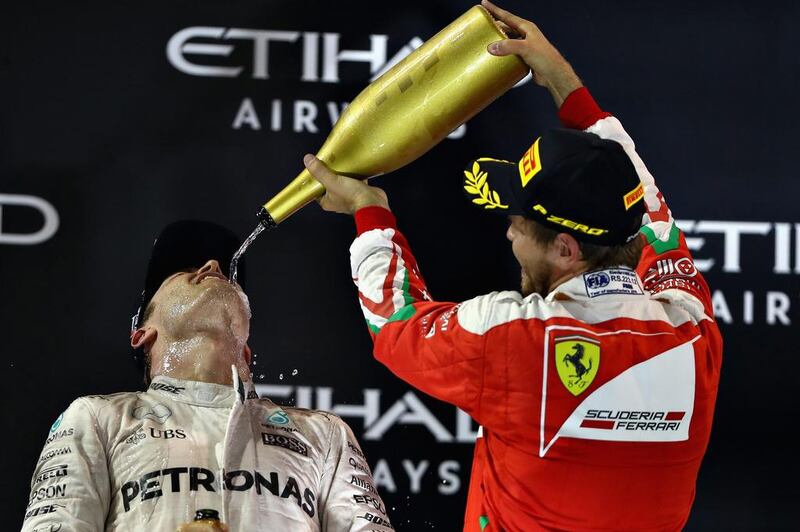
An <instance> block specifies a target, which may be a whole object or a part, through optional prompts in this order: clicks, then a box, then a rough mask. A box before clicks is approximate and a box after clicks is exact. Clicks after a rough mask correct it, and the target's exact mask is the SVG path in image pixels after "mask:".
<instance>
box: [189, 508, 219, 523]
mask: <svg viewBox="0 0 800 532" xmlns="http://www.w3.org/2000/svg"><path fill="white" fill-rule="evenodd" d="M203 519H214V520H216V521H219V512H218V511H216V510H209V509H205V508H204V509H202V510H197V511H196V512H195V514H194V520H195V521H202V520H203Z"/></svg>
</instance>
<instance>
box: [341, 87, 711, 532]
mask: <svg viewBox="0 0 800 532" xmlns="http://www.w3.org/2000/svg"><path fill="white" fill-rule="evenodd" d="M559 117H560V118H561V121H562V123H563V124H564V125H565V126H566V127H571V128H575V129H583V130H585V131H587V132H590V133H595V134H597V135H599V136H600V137H603V138H606V139H611V140H614V141H616V142H618V143H620V144H621V145H622V146H623V148H624V149H625V151H626V153H627V154H628V156H629V157H630V159H631V161H632V162H633V165H634V167H635V168H636V170H637V172H638V174H639V178H640V180H641V183H642V185H643V188H644V198H643V201H645V202H646V207H647V209H646V210H647V214H645V216H644V220H643V226H642V228H641V238H643V239H645V241H646V246H645V247H644V250H643V252H642V257H641V261H640V262H639V265H638V267H637V269H636V271H633V270H631V269H629V268H626V267H617V268H608V269H605V270H597V271H591V272H586V273H583V274H580V275H577V276H575V277H573V278H571V279H569V280H568V281H566V282H564V283H563V284H561V285H559V286H557V287H556V288H555V289H553V290H552V291H551V292H550V293H549V294H547V296H546V297H542V296H540V295H539V294H531V295H529V296H527V297H523V296H522V295H520V294H519V293H517V292H493V293H490V294H486V295H482V296H478V297H476V298H474V299H470V300H468V301H464V302H462V303H445V302H437V301H434V300H433V299H432V298H431V296H430V295H429V293H428V290H427V287H426V285H425V282H424V280H423V278H422V276H421V274H420V271H419V268H418V266H417V262H416V260H415V258H414V256H413V255H412V253H411V250H410V248H409V245H408V242H407V241H406V239H405V237H404V236H403V235H402V234H401V233H400V232H399V231H398V230H397V225H396V221H395V218H394V216H393V215H392V213H391V212H389V211H388V210H385V209H383V208H380V207H368V208H364V209H361V210H359V211H358V212H357V213H356V225H357V229H358V235H359V236H358V237H357V238H356V240H355V241H354V242H353V244H352V246H351V248H350V253H351V265H352V273H353V279H354V281H355V283H356V285H357V287H358V290H359V298H360V302H361V308H362V310H363V312H364V316H365V318H366V320H367V324H368V327H369V330H370V332H371V334H372V335H373V338H374V341H375V348H374V354H375V357H376V358H377V359H378V360H379V361H380V362H382V363H383V364H385V365H386V366H387V367H388V368H389V369H390V370H391V371H392V372H393V373H394V374H395V375H397V376H398V377H400V378H401V379H403V380H404V381H406V382H408V383H409V384H411V385H412V386H414V387H416V388H418V389H419V390H422V391H424V392H426V393H428V394H430V395H432V396H433V397H436V398H438V399H441V400H442V401H446V402H448V403H452V404H454V405H456V406H458V407H459V408H461V409H463V410H465V411H466V412H467V413H469V414H470V415H471V416H472V417H473V418H474V419H475V420H476V421H477V422H478V423H480V425H481V427H482V428H481V432H480V435H479V437H478V440H477V443H476V447H475V456H474V461H473V467H472V475H471V481H470V488H469V496H468V501H467V511H466V517H465V530H469V531H473V530H484V531H489V530H491V531H494V530H508V531H525V532H531V531H535V530H679V529H681V528H682V527H683V526H684V524H685V523H686V521H687V519H688V516H689V511H690V509H691V506H692V502H693V501H694V497H695V484H696V479H697V473H698V469H699V468H700V462H701V460H702V458H703V455H704V453H705V450H706V447H707V445H708V440H709V435H710V433H711V422H712V418H713V414H714V403H715V401H716V396H717V388H718V383H719V373H720V364H721V361H722V338H721V336H720V333H719V329H718V327H717V323H716V322H715V320H714V317H713V311H712V305H711V295H710V292H709V288H708V285H707V284H706V281H705V280H704V279H703V276H702V275H701V274H700V273H699V272H698V271H697V269H696V268H695V265H694V263H693V261H692V256H691V254H690V253H689V250H688V248H687V246H686V241H685V239H684V235H683V234H682V232H681V231H680V230H679V229H678V227H677V226H676V225H675V220H674V219H673V217H672V214H671V212H670V211H669V209H668V208H667V205H666V203H665V202H664V199H663V197H662V195H661V193H660V192H659V190H658V188H656V184H655V181H654V179H653V176H652V175H651V174H650V172H649V171H648V170H647V168H646V167H645V165H644V163H643V162H642V160H641V158H640V157H639V155H638V154H637V153H636V151H635V148H634V144H633V141H632V140H631V138H630V137H629V136H628V134H627V133H626V132H625V130H624V129H623V127H622V124H620V122H619V120H617V119H616V118H615V117H613V116H611V115H610V114H608V113H605V112H603V111H601V110H600V108H599V107H598V106H597V104H596V103H595V101H594V99H593V98H592V97H591V95H590V94H589V92H588V91H587V90H586V89H585V88H582V89H578V90H577V91H575V92H573V93H572V94H571V95H570V96H569V97H568V98H567V100H566V101H565V102H564V104H563V106H562V107H561V109H560V110H559Z"/></svg>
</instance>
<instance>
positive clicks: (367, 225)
mask: <svg viewBox="0 0 800 532" xmlns="http://www.w3.org/2000/svg"><path fill="white" fill-rule="evenodd" d="M355 219H356V231H358V234H359V235H360V234H362V233H366V232H367V231H371V230H373V229H388V228H392V229H396V228H397V219H396V218H395V217H394V214H392V211H390V210H388V209H384V208H383V207H377V206H373V207H364V208H363V209H358V210H357V211H356V214H355Z"/></svg>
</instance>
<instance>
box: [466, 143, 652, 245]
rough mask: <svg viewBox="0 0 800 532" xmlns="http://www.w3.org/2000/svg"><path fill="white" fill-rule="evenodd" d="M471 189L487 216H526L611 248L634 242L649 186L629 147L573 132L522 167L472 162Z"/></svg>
mask: <svg viewBox="0 0 800 532" xmlns="http://www.w3.org/2000/svg"><path fill="white" fill-rule="evenodd" d="M463 188H464V191H465V193H466V194H467V196H468V197H469V199H470V200H471V202H472V204H473V205H475V206H477V207H479V208H481V209H482V210H486V211H491V212H495V213H498V214H503V215H510V214H517V215H522V216H525V217H526V218H530V219H532V220H534V221H536V222H539V223H541V224H542V225H544V226H546V227H549V228H551V229H554V230H556V231H558V232H560V233H569V234H570V235H572V236H573V237H575V238H576V239H577V240H579V241H581V242H588V243H591V244H598V245H604V246H615V245H621V244H625V243H626V242H629V241H631V240H632V239H633V238H634V237H635V236H636V234H637V233H638V231H639V228H640V226H641V223H642V216H643V215H644V213H645V206H644V201H643V198H644V187H643V186H642V183H641V181H640V180H639V175H638V174H637V173H636V169H635V168H634V166H633V163H632V162H631V160H630V158H629V157H628V155H627V154H626V153H625V150H624V149H623V148H622V146H621V145H620V144H619V143H618V142H615V141H613V140H608V139H603V138H600V137H599V136H597V135H595V134H593V133H586V132H584V131H575V130H572V129H552V130H550V131H548V132H547V133H545V134H544V135H542V136H541V137H539V138H537V139H536V141H534V143H533V144H532V145H531V147H530V148H529V149H528V150H527V151H526V152H525V153H524V154H523V156H522V158H520V160H519V161H518V162H516V163H514V162H511V161H504V160H500V159H492V158H489V157H482V158H479V159H475V160H473V161H471V162H470V163H469V165H468V166H467V168H466V169H465V171H464V181H463Z"/></svg>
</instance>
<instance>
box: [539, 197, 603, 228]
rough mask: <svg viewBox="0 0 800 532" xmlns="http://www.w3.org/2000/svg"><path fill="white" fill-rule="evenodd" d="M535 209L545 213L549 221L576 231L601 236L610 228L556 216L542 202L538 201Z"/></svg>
mask: <svg viewBox="0 0 800 532" xmlns="http://www.w3.org/2000/svg"><path fill="white" fill-rule="evenodd" d="M533 210H534V211H536V212H540V213H542V214H544V215H545V216H546V218H545V220H547V221H548V222H552V223H554V224H558V225H563V226H564V227H568V228H570V229H573V230H575V231H580V232H581V233H585V234H587V235H591V236H600V235H602V234H605V233H608V229H603V228H602V227H590V226H588V225H586V224H582V223H580V222H576V221H574V220H569V219H567V218H564V217H563V216H556V215H555V214H549V213H548V212H547V209H546V208H545V207H544V205H542V204H541V203H537V204H536V205H534V206H533Z"/></svg>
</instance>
